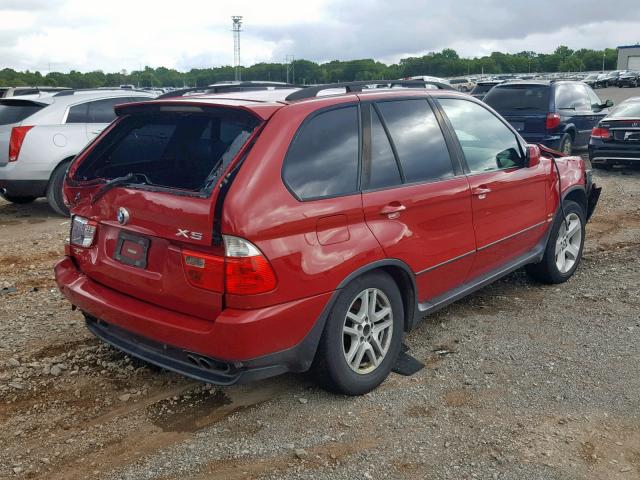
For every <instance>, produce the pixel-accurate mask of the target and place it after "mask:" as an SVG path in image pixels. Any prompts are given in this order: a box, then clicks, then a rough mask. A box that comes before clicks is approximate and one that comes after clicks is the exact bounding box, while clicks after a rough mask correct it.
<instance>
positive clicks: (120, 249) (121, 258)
mask: <svg viewBox="0 0 640 480" xmlns="http://www.w3.org/2000/svg"><path fill="white" fill-rule="evenodd" d="M149 243H150V242H149V239H148V238H144V237H140V236H138V235H132V234H130V233H127V232H120V233H119V234H118V241H117V242H116V249H115V252H114V253H113V258H114V260H117V261H118V262H120V263H124V264H125V265H130V266H132V267H137V268H147V253H148V251H149Z"/></svg>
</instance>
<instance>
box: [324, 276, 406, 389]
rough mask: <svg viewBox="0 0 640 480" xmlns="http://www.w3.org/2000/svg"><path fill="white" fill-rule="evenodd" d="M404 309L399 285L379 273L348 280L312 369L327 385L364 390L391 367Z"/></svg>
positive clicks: (402, 321)
mask: <svg viewBox="0 0 640 480" xmlns="http://www.w3.org/2000/svg"><path fill="white" fill-rule="evenodd" d="M403 325H404V309H403V306H402V298H401V296H400V292H399V290H398V287H397V286H396V284H395V282H394V281H393V279H392V278H391V277H390V276H389V275H387V274H386V273H383V272H372V273H368V274H366V275H363V276H362V277H360V278H357V279H356V280H354V281H353V282H351V283H350V284H349V285H347V286H346V287H345V288H344V289H343V290H342V292H341V293H340V296H339V297H338V299H337V300H336V303H335V304H334V306H333V308H332V309H331V313H330V314H329V318H327V323H326V325H325V329H324V332H323V334H322V338H321V340H320V344H319V345H318V351H317V353H316V357H315V359H314V362H313V366H312V371H313V373H314V375H315V377H316V380H317V381H318V383H319V384H320V385H322V386H323V387H324V388H326V389H327V390H330V391H332V392H335V393H342V394H346V395H362V394H365V393H367V392H370V391H371V390H373V389H374V388H376V387H377V386H378V385H380V383H382V382H383V381H384V379H385V378H387V376H388V375H389V373H390V372H391V368H392V367H393V365H394V364H395V362H396V359H397V357H398V355H399V353H400V347H401V345H402V335H403Z"/></svg>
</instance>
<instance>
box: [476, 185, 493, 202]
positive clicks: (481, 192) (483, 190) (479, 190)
mask: <svg viewBox="0 0 640 480" xmlns="http://www.w3.org/2000/svg"><path fill="white" fill-rule="evenodd" d="M471 193H473V194H474V195H477V196H478V200H484V199H485V198H487V194H488V193H491V189H490V188H487V187H484V186H481V187H476V188H474V189H473V190H472V191H471Z"/></svg>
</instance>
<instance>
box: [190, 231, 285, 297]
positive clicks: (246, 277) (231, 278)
mask: <svg viewBox="0 0 640 480" xmlns="http://www.w3.org/2000/svg"><path fill="white" fill-rule="evenodd" d="M223 239H224V246H225V256H224V257H220V256H216V255H210V254H207V253H202V252H197V251H194V250H182V266H183V268H184V272H185V275H186V277H187V280H188V282H189V283H190V284H191V285H193V286H194V287H199V288H204V289H205V290H211V291H213V292H223V291H224V292H225V293H228V294H231V295H256V294H259V293H266V292H269V291H271V290H273V289H274V288H276V274H275V272H274V271H273V268H272V267H271V264H270V263H269V261H268V260H267V259H266V257H265V256H264V255H263V254H262V252H260V250H258V248H257V247H256V246H255V245H253V244H252V243H251V242H249V241H247V240H244V239H242V238H238V237H232V236H229V235H223Z"/></svg>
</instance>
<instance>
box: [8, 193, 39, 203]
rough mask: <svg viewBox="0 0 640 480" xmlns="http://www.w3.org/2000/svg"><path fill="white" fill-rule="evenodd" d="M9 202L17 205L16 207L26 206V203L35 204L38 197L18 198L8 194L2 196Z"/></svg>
mask: <svg viewBox="0 0 640 480" xmlns="http://www.w3.org/2000/svg"><path fill="white" fill-rule="evenodd" d="M0 196H1V197H2V198H4V199H5V200H6V201H7V202H11V203H15V204H16V205H24V204H26V203H31V202H33V201H34V200H35V199H36V198H38V197H17V196H13V195H7V194H6V193H2V194H0Z"/></svg>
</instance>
